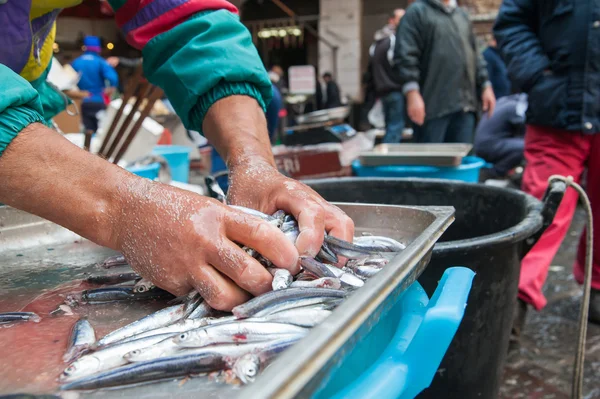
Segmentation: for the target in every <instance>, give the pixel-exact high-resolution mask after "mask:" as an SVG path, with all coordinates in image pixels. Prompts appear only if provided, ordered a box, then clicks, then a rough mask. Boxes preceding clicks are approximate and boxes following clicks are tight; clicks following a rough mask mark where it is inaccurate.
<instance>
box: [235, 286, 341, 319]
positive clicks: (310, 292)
mask: <svg viewBox="0 0 600 399" xmlns="http://www.w3.org/2000/svg"><path fill="white" fill-rule="evenodd" d="M345 296H346V293H345V292H344V291H341V290H332V289H327V288H287V289H285V290H278V291H270V292H267V293H265V294H263V295H260V296H257V297H255V298H253V299H251V300H249V301H248V302H246V303H244V304H242V305H239V306H236V307H235V308H233V310H232V313H233V315H234V316H236V317H237V318H247V317H252V316H254V315H256V314H258V313H259V312H261V311H263V310H265V309H267V308H269V307H270V306H273V305H278V304H281V303H286V302H287V303H293V302H296V301H300V300H303V299H320V300H321V301H323V302H324V301H326V300H327V299H328V298H331V299H338V298H339V299H341V298H344V297H345ZM292 306H293V305H292Z"/></svg>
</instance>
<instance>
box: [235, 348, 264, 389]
mask: <svg viewBox="0 0 600 399" xmlns="http://www.w3.org/2000/svg"><path fill="white" fill-rule="evenodd" d="M231 369H232V370H233V372H234V373H235V375H236V376H237V377H238V378H239V379H240V381H242V383H243V384H249V383H252V382H254V380H255V379H256V377H257V376H258V373H259V371H260V357H259V356H258V355H257V354H255V353H246V354H245V355H244V356H242V357H240V358H239V359H238V360H236V362H235V363H234V365H233V367H232V368H231Z"/></svg>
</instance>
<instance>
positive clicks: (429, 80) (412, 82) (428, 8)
mask: <svg viewBox="0 0 600 399" xmlns="http://www.w3.org/2000/svg"><path fill="white" fill-rule="evenodd" d="M396 37H397V40H396V48H395V51H394V61H395V65H396V70H397V71H398V74H399V76H400V81H401V82H402V84H403V92H404V93H405V94H406V93H407V92H409V91H411V90H414V89H419V90H420V92H421V95H422V96H423V100H424V101H425V107H426V108H425V111H426V120H429V119H433V118H439V117H441V116H444V115H448V114H451V113H454V112H459V111H465V112H468V111H475V110H477V106H478V103H479V101H478V99H479V98H480V96H481V93H482V90H483V86H484V84H485V83H486V82H487V81H488V75H487V70H486V67H485V61H484V60H483V58H482V57H481V55H480V54H479V53H478V51H477V45H476V40H475V35H474V33H473V27H472V25H471V21H470V20H469V16H468V15H467V13H466V12H465V11H464V10H463V9H461V8H460V7H455V8H449V7H446V6H445V5H443V4H442V3H440V2H439V1H437V0H417V1H416V2H415V3H413V4H412V5H411V6H410V7H408V9H407V10H406V15H405V16H404V18H402V21H401V22H400V25H399V26H398V33H397V34H396Z"/></svg>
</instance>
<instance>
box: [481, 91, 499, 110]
mask: <svg viewBox="0 0 600 399" xmlns="http://www.w3.org/2000/svg"><path fill="white" fill-rule="evenodd" d="M481 103H482V106H483V111H484V112H487V114H488V117H491V116H492V115H493V114H494V108H496V96H495V95H494V90H493V89H492V86H488V87H486V88H485V89H484V90H483V93H481Z"/></svg>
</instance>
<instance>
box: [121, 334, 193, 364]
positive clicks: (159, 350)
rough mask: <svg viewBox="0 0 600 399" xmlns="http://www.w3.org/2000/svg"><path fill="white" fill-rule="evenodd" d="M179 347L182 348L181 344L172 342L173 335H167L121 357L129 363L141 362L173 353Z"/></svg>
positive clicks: (177, 350)
mask: <svg viewBox="0 0 600 399" xmlns="http://www.w3.org/2000/svg"><path fill="white" fill-rule="evenodd" d="M183 334H186V333H183ZM181 349H183V348H182V347H181V346H179V345H177V344H176V343H175V342H173V337H168V338H166V339H164V340H162V341H160V342H157V343H155V344H153V345H151V346H148V347H146V348H140V349H135V350H133V351H131V352H128V353H126V354H125V355H124V356H123V357H124V358H125V360H127V361H128V362H130V363H133V362H143V361H147V360H152V359H158V358H160V357H167V356H170V355H173V354H175V353H177V352H179V351H180V350H181Z"/></svg>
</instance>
